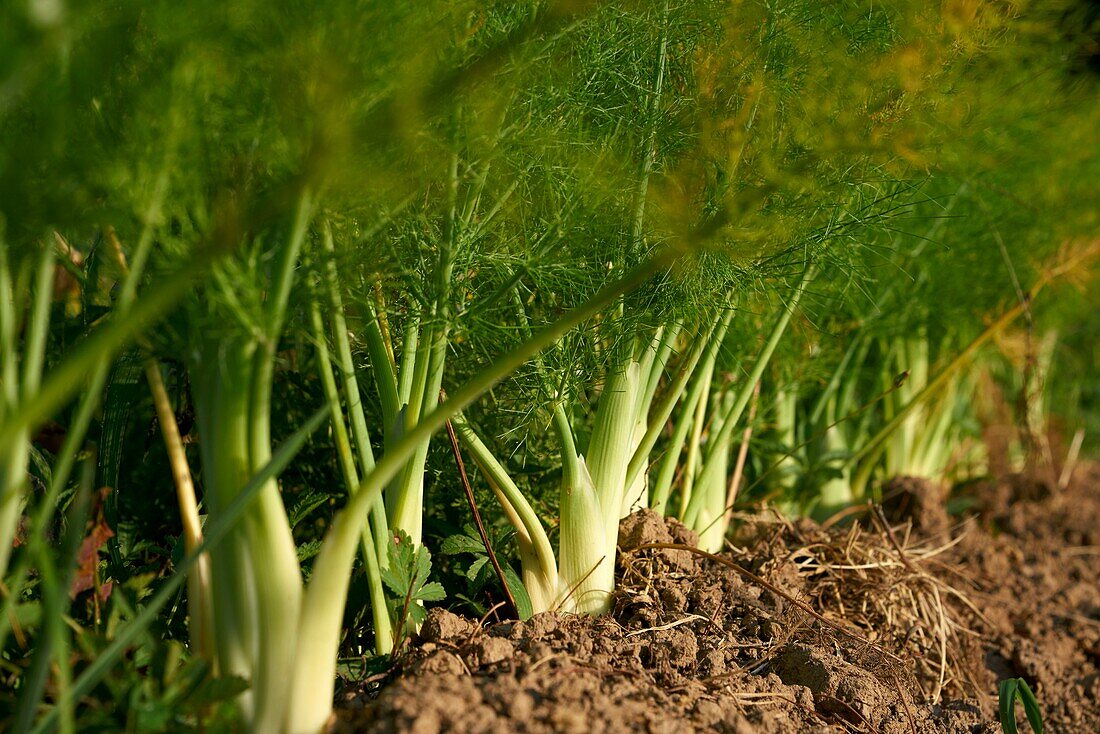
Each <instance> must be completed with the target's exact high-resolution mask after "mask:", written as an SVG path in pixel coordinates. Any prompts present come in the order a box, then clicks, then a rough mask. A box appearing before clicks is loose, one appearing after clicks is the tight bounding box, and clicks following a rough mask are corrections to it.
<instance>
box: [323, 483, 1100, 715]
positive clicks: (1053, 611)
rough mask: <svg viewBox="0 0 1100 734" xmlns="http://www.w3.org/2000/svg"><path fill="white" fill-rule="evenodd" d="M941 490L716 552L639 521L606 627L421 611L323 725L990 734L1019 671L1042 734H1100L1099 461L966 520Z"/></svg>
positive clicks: (977, 492) (890, 495)
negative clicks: (401, 652) (1005, 690)
mask: <svg viewBox="0 0 1100 734" xmlns="http://www.w3.org/2000/svg"><path fill="white" fill-rule="evenodd" d="M943 494H944V493H943V492H941V491H938V490H937V489H936V488H934V487H929V486H927V485H926V484H924V483H922V482H919V481H916V480H911V479H904V478H902V479H898V480H894V482H891V483H890V485H888V486H887V487H886V488H885V489H884V505H883V507H881V508H874V509H869V510H865V511H864V512H863V514H862V517H859V518H854V519H855V521H854V522H853V521H852V520H853V518H849V519H848V521H847V522H845V521H838V522H836V523H833V524H832V525H828V524H826V525H825V526H822V525H819V524H816V523H812V522H809V521H798V522H788V521H786V520H783V519H781V518H779V517H777V516H771V517H761V516H759V515H754V516H745V517H741V518H739V520H740V525H739V528H740V530H739V532H738V535H737V536H736V537H735V538H734V543H733V544H732V545H731V546H730V548H729V550H727V552H725V553H723V554H721V555H720V556H718V557H706V556H704V555H699V554H694V553H690V552H688V551H686V550H676V549H668V548H646V547H645V546H646V545H650V544H655V543H685V544H689V545H690V544H691V543H692V542H693V540H694V539H693V537H692V535H691V533H690V531H688V530H686V529H684V528H683V527H682V526H679V525H678V524H677V523H675V522H673V521H666V520H663V519H661V518H659V517H658V516H656V515H653V514H650V513H638V514H635V515H632V516H630V517H628V518H626V519H624V520H623V523H622V525H621V527H620V536H619V544H620V549H621V558H620V563H619V572H620V577H621V585H620V588H619V590H618V591H617V592H616V594H615V597H614V601H613V609H612V612H611V614H609V615H605V616H603V617H598V618H581V617H572V616H568V615H559V614H553V613H548V614H541V615H536V616H535V617H534V618H532V619H530V620H527V621H524V622H500V623H495V624H488V625H484V626H481V625H479V624H478V623H477V621H476V620H470V619H466V618H463V617H459V616H456V615H454V614H451V613H450V612H447V611H444V610H438V609H437V610H433V611H432V612H431V613H430V616H429V619H428V622H427V623H426V624H425V625H424V627H423V629H422V632H421V635H420V638H419V639H418V640H416V641H415V642H414V644H413V645H411V646H410V647H409V648H408V649H407V654H406V655H405V656H404V658H403V659H402V660H401V662H400V665H399V666H398V668H397V669H396V670H395V672H394V674H393V675H392V676H391V677H390V678H389V679H388V680H387V681H385V682H384V683H383V684H382V685H381V686H380V687H379V686H377V685H375V686H360V687H359V688H357V689H350V690H348V691H345V693H344V694H343V696H342V700H341V702H340V703H339V711H338V713H337V716H336V720H335V721H334V724H333V727H332V730H333V731H334V732H337V733H342V732H415V733H416V734H432V733H434V732H444V731H455V732H502V733H503V732H517V731H518V732H597V731H606V732H692V731H697V732H711V731H714V732H730V733H731V734H750V733H756V732H759V733H761V734H780V733H784V734H785V733H788V732H791V733H793V732H818V733H820V734H825V733H827V732H828V733H832V732H885V733H887V734H890V733H894V732H897V733H898V734H906V733H910V732H922V733H923V732H933V733H935V732H942V733H945V734H946V733H951V734H954V733H955V732H969V733H974V734H978V733H982V734H986V733H989V734H992V733H993V732H999V731H1000V726H999V724H998V723H997V722H996V698H995V693H996V686H997V681H998V680H999V679H1002V678H1006V677H1015V676H1021V677H1023V678H1025V679H1026V680H1027V681H1028V682H1029V683H1030V684H1031V686H1032V688H1033V689H1034V690H1035V692H1036V693H1037V695H1038V698H1039V701H1040V703H1041V704H1042V706H1043V708H1044V713H1045V717H1046V724H1047V729H1046V730H1047V731H1048V732H1055V733H1060V732H1064V733H1066V734H1075V733H1077V732H1096V731H1100V579H1098V575H1100V573H1098V569H1100V466H1095V465H1090V466H1082V467H1080V468H1079V470H1078V472H1077V480H1076V481H1075V482H1073V483H1072V484H1071V485H1070V486H1069V487H1068V488H1067V489H1064V490H1060V489H1056V488H1052V487H1050V486H1048V485H1046V484H1044V483H1042V482H1039V481H1035V480H1033V479H1028V478H1025V477H1018V476H1017V477H1010V478H1008V479H1006V480H1003V481H999V482H990V483H985V484H982V485H977V486H972V487H970V488H969V489H968V490H967V495H968V496H969V498H970V499H971V500H972V501H973V502H974V503H976V504H975V505H974V509H972V510H971V512H970V515H969V516H968V517H966V518H959V517H950V516H948V515H947V514H946V512H945V511H944V510H943V509H942V508H943V507H944V496H943ZM1020 723H1021V727H1022V728H1021V731H1028V729H1027V728H1026V723H1025V722H1024V721H1023V718H1022V715H1021V717H1020Z"/></svg>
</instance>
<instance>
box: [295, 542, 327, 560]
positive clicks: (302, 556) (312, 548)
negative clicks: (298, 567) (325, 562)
mask: <svg viewBox="0 0 1100 734" xmlns="http://www.w3.org/2000/svg"><path fill="white" fill-rule="evenodd" d="M322 545H323V543H322V542H321V541H320V540H310V541H307V542H305V543H302V544H301V545H300V546H298V562H299V563H301V562H302V561H308V560H309V559H310V558H313V557H314V556H315V555H317V554H318V553H320V552H321V546H322Z"/></svg>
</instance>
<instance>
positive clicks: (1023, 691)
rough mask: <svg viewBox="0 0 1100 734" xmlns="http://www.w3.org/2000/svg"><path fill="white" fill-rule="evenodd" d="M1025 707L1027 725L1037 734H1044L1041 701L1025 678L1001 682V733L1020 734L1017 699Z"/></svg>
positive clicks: (999, 708) (999, 697)
mask: <svg viewBox="0 0 1100 734" xmlns="http://www.w3.org/2000/svg"><path fill="white" fill-rule="evenodd" d="M1017 698H1018V699H1019V700H1020V703H1022V704H1023V705H1024V714H1025V715H1026V716H1027V723H1028V724H1029V725H1030V726H1031V730H1032V731H1033V732H1035V734H1043V713H1042V710H1041V709H1040V708H1039V700H1038V699H1037V698H1036V697H1035V693H1034V692H1032V690H1031V687H1030V686H1028V684H1027V681H1025V680H1024V679H1023V678H1009V679H1007V680H1003V681H1001V685H1000V690H999V695H998V706H997V709H998V713H999V715H1000V720H1001V731H1003V732H1004V734H1018V731H1019V730H1018V729H1017V728H1016V699H1017Z"/></svg>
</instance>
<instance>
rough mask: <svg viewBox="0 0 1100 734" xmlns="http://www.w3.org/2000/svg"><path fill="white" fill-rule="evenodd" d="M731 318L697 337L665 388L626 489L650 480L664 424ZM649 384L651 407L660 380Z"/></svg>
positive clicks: (713, 354) (715, 351)
mask: <svg viewBox="0 0 1100 734" xmlns="http://www.w3.org/2000/svg"><path fill="white" fill-rule="evenodd" d="M732 317H733V312H732V311H723V312H721V315H720V316H719V317H718V319H717V320H715V321H711V322H710V323H708V324H707V325H706V326H705V327H704V328H702V329H700V331H698V332H697V333H696V334H695V335H694V337H693V339H692V345H691V350H690V351H689V352H688V354H687V357H686V359H685V360H684V361H683V362H682V363H681V364H680V367H679V369H678V370H677V372H676V377H675V378H673V380H672V382H671V383H670V384H669V385H668V387H667V388H666V390H665V394H664V396H663V397H662V399H661V402H660V403H658V405H657V409H656V411H655V412H654V414H653V415H651V416H649V427H648V429H647V430H646V432H645V435H643V436H642V438H641V439H640V440H639V441H638V446H637V447H636V449H635V451H634V455H633V456H632V457H631V459H630V465H629V466H627V469H626V483H627V486H633V485H634V484H635V482H637V481H638V480H639V477H642V476H647V474H648V470H649V459H650V455H651V453H652V451H653V447H654V446H656V444H657V441H658V439H659V438H660V436H661V433H662V432H663V431H664V428H665V424H666V423H667V422H668V419H669V417H671V416H672V412H673V410H674V409H675V408H676V404H677V403H678V402H679V401H680V398H681V397H683V395H684V391H685V390H686V389H687V386H688V382H689V381H690V380H691V377H692V375H694V374H695V369H696V367H697V366H698V365H699V362H700V360H702V359H704V355H707V359H708V360H710V361H713V360H714V358H715V357H716V356H717V354H718V349H719V348H720V347H721V345H722V340H723V339H725V338H726V330H727V328H728V327H729V325H730V321H731V320H732ZM653 374H654V375H657V370H656V369H654V370H653ZM650 382H651V383H652V385H651V387H647V388H646V392H647V395H648V400H647V402H646V405H649V404H651V403H652V400H653V392H654V391H655V390H656V382H657V380H656V379H651V380H650ZM664 500H667V495H666V496H665V497H664V499H663V500H662V502H661V507H662V512H663V506H664ZM649 506H650V507H652V508H654V509H656V502H655V499H654V498H650V501H649Z"/></svg>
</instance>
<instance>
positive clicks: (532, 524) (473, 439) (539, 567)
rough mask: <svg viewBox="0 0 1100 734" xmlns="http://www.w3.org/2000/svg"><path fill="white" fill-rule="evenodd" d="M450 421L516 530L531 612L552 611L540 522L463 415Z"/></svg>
mask: <svg viewBox="0 0 1100 734" xmlns="http://www.w3.org/2000/svg"><path fill="white" fill-rule="evenodd" d="M452 422H453V424H454V428H455V433H456V435H457V436H458V438H459V440H461V441H462V445H463V446H465V448H466V450H467V451H469V452H470V455H471V456H472V457H473V460H474V463H475V464H476V465H477V467H478V469H479V470H480V471H481V473H482V475H483V476H484V477H485V480H486V481H487V482H488V483H489V486H490V488H492V490H493V493H494V494H495V495H496V496H497V500H498V501H499V502H500V504H501V507H502V508H503V509H504V513H505V515H506V516H507V517H508V521H509V522H510V523H511V524H512V527H513V528H515V530H516V537H517V543H518V545H519V555H520V567H521V573H522V576H523V585H524V587H525V588H526V589H527V594H528V596H530V597H531V607H532V609H533V610H534V611H535V612H536V613H538V612H542V611H546V610H549V609H553V608H555V605H556V604H557V603H558V601H559V600H558V591H559V587H558V566H557V560H556V558H555V556H554V550H553V547H552V546H551V545H550V539H549V537H547V535H546V530H545V529H544V528H543V525H542V521H541V520H539V517H538V515H537V514H536V513H535V510H534V508H533V507H531V504H530V503H529V502H528V501H527V498H526V497H524V496H523V493H522V492H520V490H519V488H518V487H517V486H516V483H515V482H514V481H513V480H512V477H511V475H509V474H508V470H507V469H505V468H504V466H503V465H502V464H501V463H500V462H499V461H498V460H497V458H496V456H494V455H493V453H492V451H490V450H489V448H488V447H487V446H486V445H485V444H484V442H482V440H481V439H480V438H479V437H478V436H477V434H476V433H474V431H473V429H472V428H471V427H470V424H469V423H468V422H467V420H466V418H465V416H463V415H462V414H461V413H458V414H456V415H455V416H454V418H453V419H452Z"/></svg>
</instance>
